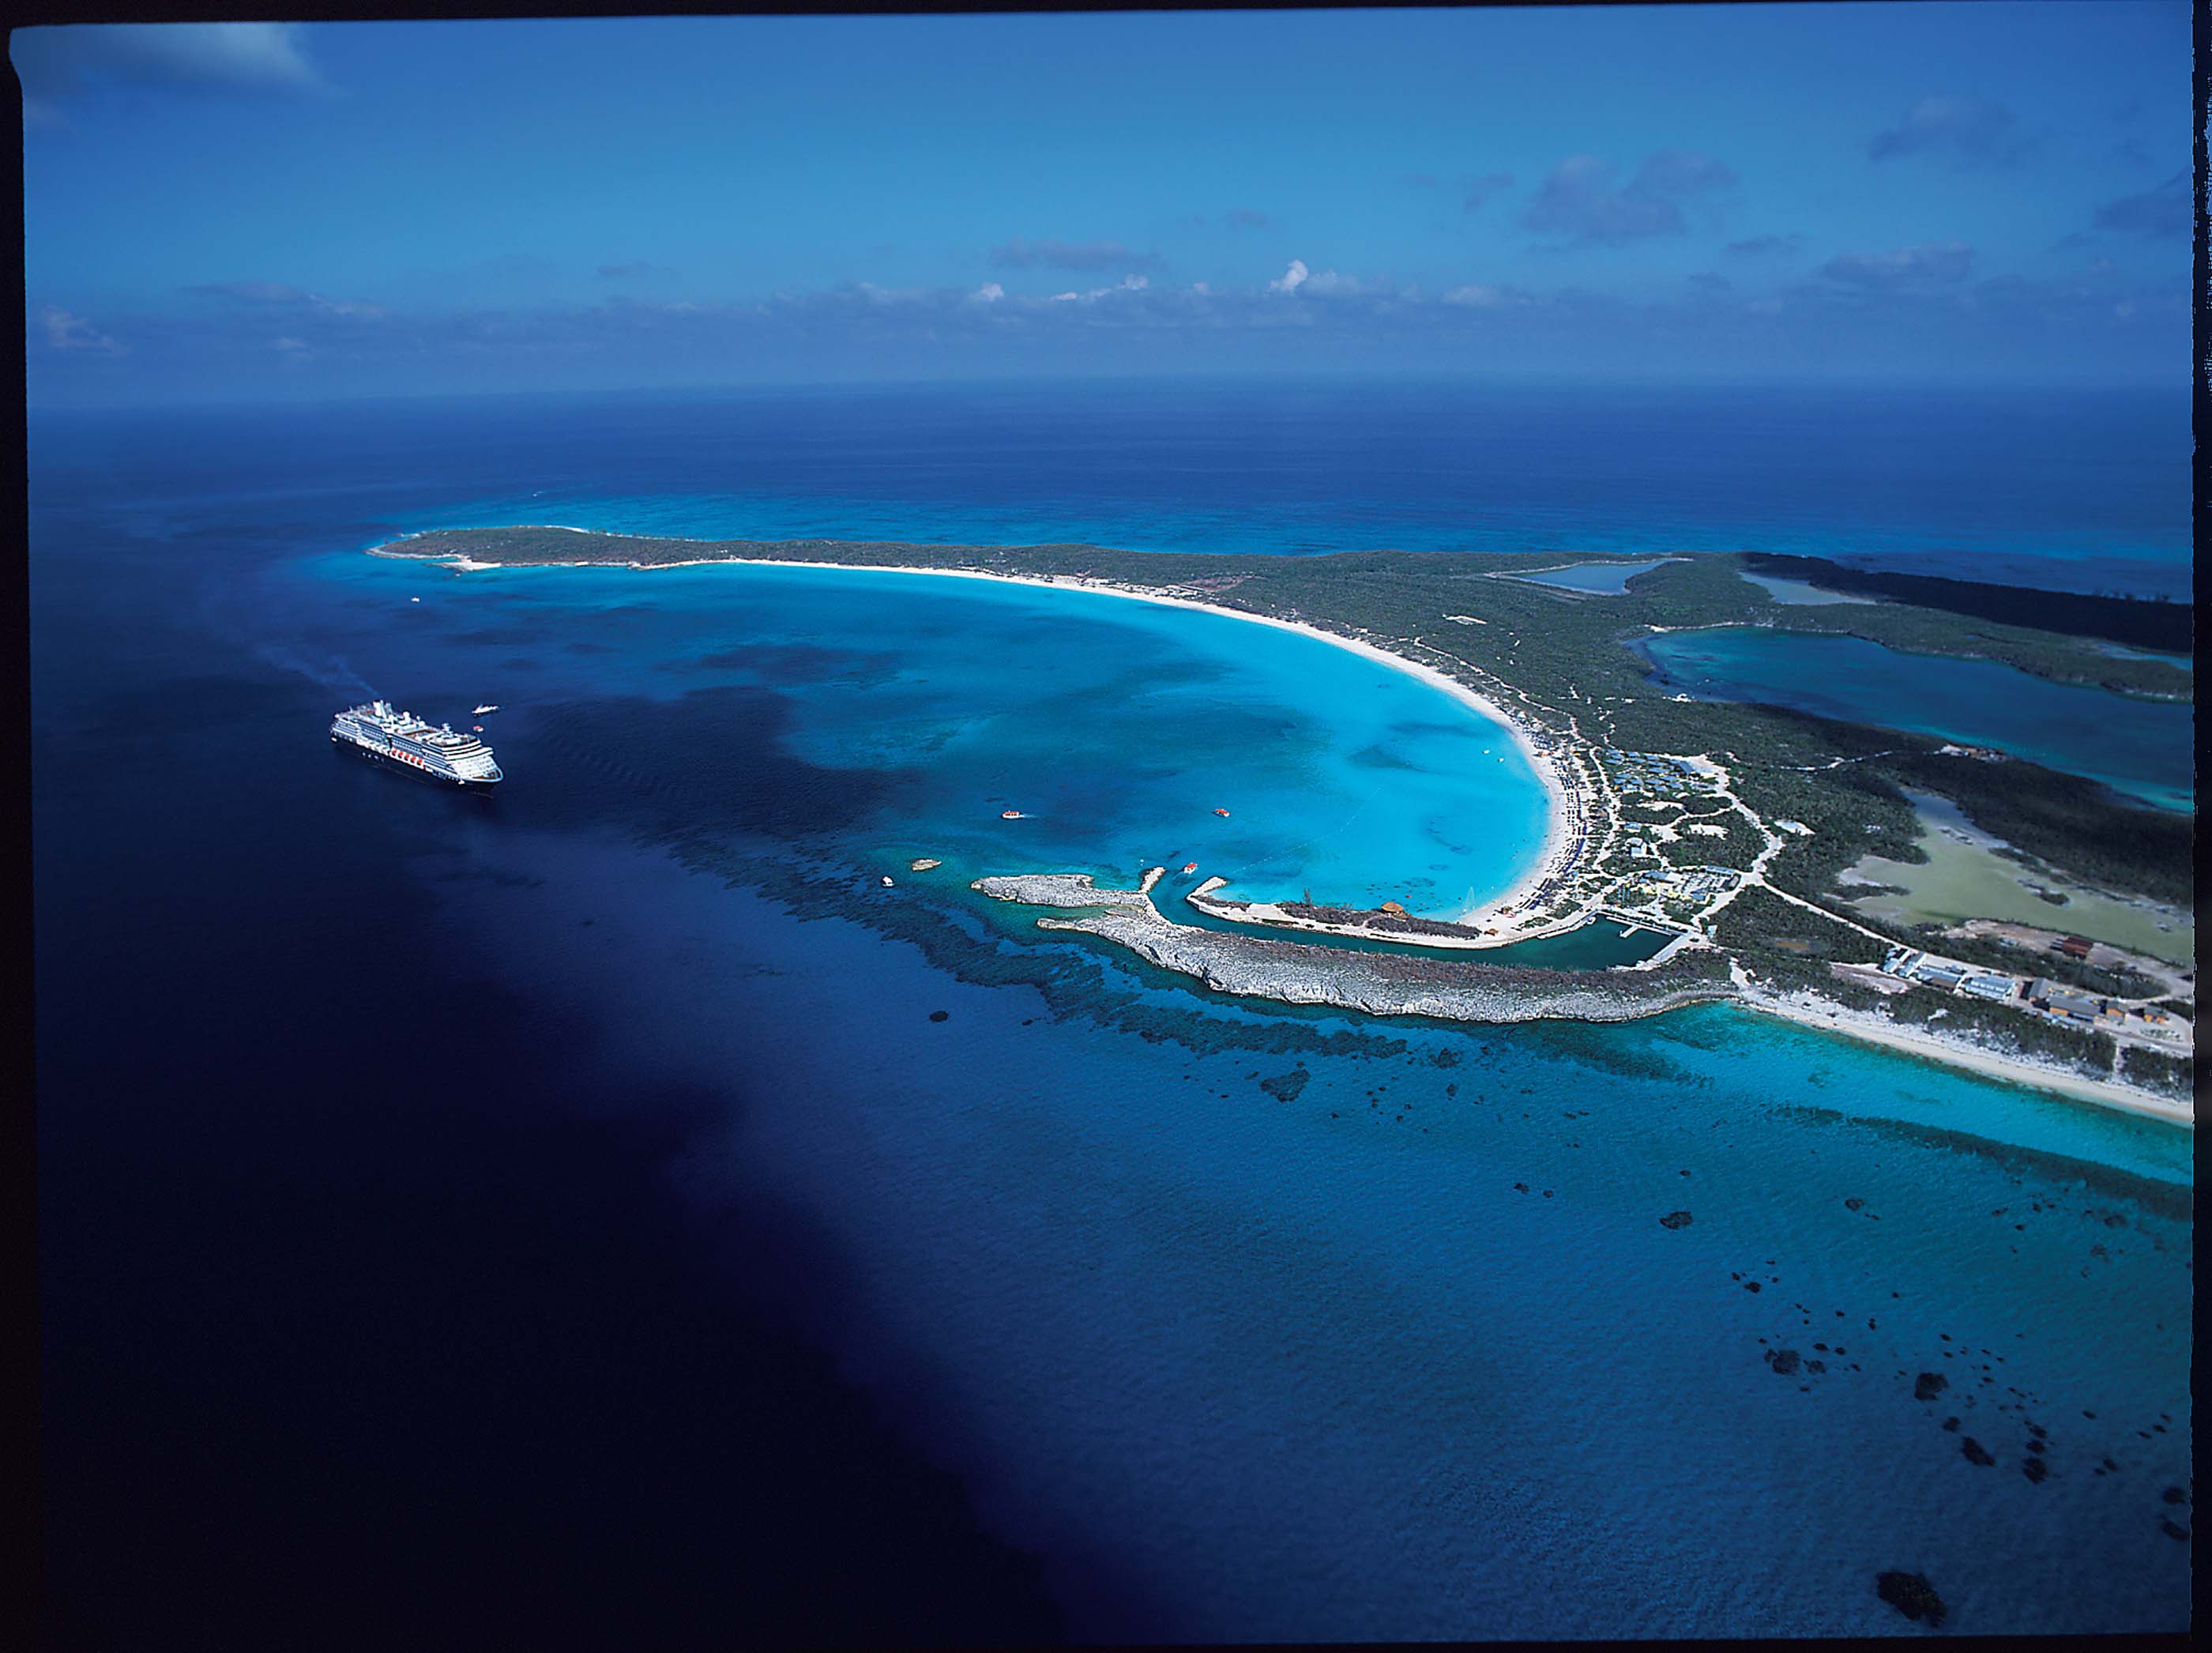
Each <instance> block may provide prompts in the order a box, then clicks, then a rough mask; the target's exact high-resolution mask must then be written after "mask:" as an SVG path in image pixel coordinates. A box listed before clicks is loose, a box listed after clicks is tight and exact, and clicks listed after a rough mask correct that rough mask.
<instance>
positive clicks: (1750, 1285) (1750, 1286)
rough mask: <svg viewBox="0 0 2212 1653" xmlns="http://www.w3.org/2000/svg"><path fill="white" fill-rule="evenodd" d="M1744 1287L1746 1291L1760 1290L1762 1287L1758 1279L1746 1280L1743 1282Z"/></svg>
mask: <svg viewBox="0 0 2212 1653" xmlns="http://www.w3.org/2000/svg"><path fill="white" fill-rule="evenodd" d="M1743 1289H1744V1290H1745V1291H1759V1290H1760V1289H1761V1288H1760V1286H1759V1282H1758V1281H1757V1280H1746V1281H1745V1282H1744V1283H1743Z"/></svg>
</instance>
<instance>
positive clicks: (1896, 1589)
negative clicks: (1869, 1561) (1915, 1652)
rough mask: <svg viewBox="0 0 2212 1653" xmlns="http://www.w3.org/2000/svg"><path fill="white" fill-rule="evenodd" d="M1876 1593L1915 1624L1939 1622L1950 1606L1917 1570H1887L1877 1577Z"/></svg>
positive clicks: (1935, 1623) (1937, 1623) (1938, 1623)
mask: <svg viewBox="0 0 2212 1653" xmlns="http://www.w3.org/2000/svg"><path fill="white" fill-rule="evenodd" d="M1874 1588H1875V1595H1879V1596H1881V1599H1882V1600H1883V1601H1887V1602H1888V1603H1889V1604H1890V1606H1892V1607H1895V1608H1896V1609H1897V1610H1898V1611H1899V1613H1903V1614H1904V1615H1905V1617H1906V1618H1908V1619H1910V1620H1912V1621H1913V1622H1914V1623H1915V1624H1917V1623H1919V1622H1920V1620H1923V1619H1925V1620H1928V1622H1929V1624H1930V1625H1940V1624H1942V1622H1943V1615H1944V1613H1946V1612H1947V1611H1948V1609H1947V1608H1946V1607H1944V1605H1943V1598H1942V1596H1940V1595H1937V1594H1936V1587H1935V1586H1934V1585H1933V1584H1930V1583H1929V1582H1928V1581H1927V1580H1926V1579H1925V1578H1923V1577H1921V1576H1920V1575H1919V1574H1918V1573H1917V1572H1886V1573H1883V1574H1882V1575H1881V1577H1879V1578H1877V1579H1875V1586H1874Z"/></svg>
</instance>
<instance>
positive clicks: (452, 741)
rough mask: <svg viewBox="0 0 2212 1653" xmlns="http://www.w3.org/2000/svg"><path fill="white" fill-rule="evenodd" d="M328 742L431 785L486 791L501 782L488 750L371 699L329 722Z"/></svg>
mask: <svg viewBox="0 0 2212 1653" xmlns="http://www.w3.org/2000/svg"><path fill="white" fill-rule="evenodd" d="M331 744H332V745H334V746H343V747H346V748H349V749H350V750H352V751H357V752H360V753H362V755H363V756H365V757H372V758H374V759H375V760H376V761H377V762H378V763H384V764H387V765H389V766H390V767H391V768H392V769H401V770H404V771H405V772H406V773H407V774H409V775H415V776H416V777H417V778H419V779H421V780H424V781H430V782H432V783H434V784H435V785H440V786H448V787H457V788H459V790H461V791H464V792H479V793H483V792H489V791H491V790H492V789H493V788H494V787H497V786H498V785H499V783H500V781H501V780H502V779H503V778H504V777H503V776H502V775H501V773H500V768H499V765H498V764H497V763H495V762H493V760H492V755H491V748H490V747H489V746H487V745H485V744H483V742H482V741H481V740H478V739H477V738H476V737H475V736H474V735H473V734H461V733H458V732H455V731H454V730H453V727H452V726H450V725H446V726H441V727H439V728H435V729H434V728H432V727H431V726H429V725H428V724H427V723H425V722H423V721H422V720H420V719H419V718H416V716H414V715H413V714H411V713H407V712H402V711H400V710H398V709H397V708H394V707H393V706H392V705H391V704H390V703H389V702H386V701H373V702H370V703H369V704H368V705H367V706H356V707H354V708H350V709H349V710H347V711H343V712H341V713H339V714H337V717H335V718H333V719H332V720H331Z"/></svg>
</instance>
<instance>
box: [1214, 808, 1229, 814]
mask: <svg viewBox="0 0 2212 1653" xmlns="http://www.w3.org/2000/svg"><path fill="white" fill-rule="evenodd" d="M1213 812H1214V813H1215V814H1216V815H1226V814H1228V813H1229V811H1227V810H1225V809H1218V810H1216V811H1213Z"/></svg>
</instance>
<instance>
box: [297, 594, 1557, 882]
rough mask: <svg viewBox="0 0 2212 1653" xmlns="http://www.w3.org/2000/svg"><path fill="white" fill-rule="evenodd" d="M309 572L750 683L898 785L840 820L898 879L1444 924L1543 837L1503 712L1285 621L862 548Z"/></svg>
mask: <svg viewBox="0 0 2212 1653" xmlns="http://www.w3.org/2000/svg"><path fill="white" fill-rule="evenodd" d="M318 572H319V576H320V577H322V578H325V579H335V580H338V581H340V582H341V583H342V584H343V585H344V586H347V587H349V588H350V589H352V590H353V591H355V592H356V593H359V594H360V596H361V599H362V600H363V601H366V602H370V603H374V604H376V605H382V606H385V607H386V608H387V609H388V610H389V611H392V612H394V613H397V612H398V611H400V610H403V609H407V608H410V607H411V608H412V609H413V610H414V612H413V613H412V614H410V615H409V616H408V617H407V618H408V619H409V620H410V622H412V623H414V624H415V625H416V628H417V629H418V630H420V631H421V632H422V633H424V634H426V636H427V637H429V638H441V637H442V638H447V639H450V640H452V641H457V642H460V643H464V644H465V643H466V642H468V641H472V640H473V641H487V642H491V643H493V644H495V645H496V644H497V643H498V642H499V641H500V640H501V639H507V640H508V647H509V650H511V649H513V648H520V647H526V646H533V645H534V644H535V643H537V642H538V641H551V639H552V637H553V635H554V633H555V629H556V627H557V628H558V629H559V630H560V631H561V633H562V634H563V635H574V636H575V637H577V638H580V640H581V641H585V642H586V645H587V646H588V647H590V648H591V649H592V651H593V653H591V654H590V655H587V656H585V657H582V658H581V659H579V658H578V657H576V656H574V655H573V654H572V655H570V657H569V661H568V666H567V670H566V672H564V677H565V678H566V679H567V681H566V682H564V683H563V684H562V686H561V687H560V688H559V689H558V690H555V691H554V692H556V694H558V695H560V696H568V695H573V694H574V693H575V692H577V683H578V678H579V675H580V672H581V671H582V670H583V668H584V667H585V666H586V663H588V665H589V667H590V671H589V678H590V680H591V682H592V687H593V688H594V689H595V690H597V691H598V692H600V693H605V692H609V691H619V692H623V693H628V694H634V695H638V696H644V697H646V698H647V699H648V700H652V701H659V700H665V699H667V698H669V697H671V696H678V695H682V694H685V693H689V692H693V691H697V690H705V689H712V688H725V689H726V688H732V687H754V688H758V687H762V686H769V685H772V687H773V689H774V691H775V694H776V695H777V696H780V697H781V700H782V702H783V703H784V704H785V706H786V707H787V708H788V710H789V713H790V715H791V718H792V723H791V727H790V729H789V731H788V732H787V740H788V741H789V743H790V744H791V745H792V747H793V750H794V751H799V752H801V753H803V754H804V756H805V759H806V760H807V761H808V762H810V763H815V764H817V765H826V766H830V767H835V768H842V769H849V770H855V771H858V770H873V771H878V772H882V773H885V774H888V775H892V776H894V777H895V779H894V780H893V781H892V782H891V784H890V787H888V789H887V792H886V795H885V799H884V804H883V805H882V806H881V807H880V808H879V809H878V811H875V812H874V813H873V814H872V815H870V816H868V817H864V818H862V819H859V820H855V821H854V822H852V823H849V824H848V827H847V828H846V830H845V832H844V834H842V835H841V836H844V837H845V838H846V839H847V841H848V843H849V844H850V845H851V846H852V847H853V848H854V851H855V853H858V854H862V855H864V856H865V857H866V859H867V860H869V861H870V862H871V863H880V864H881V866H882V867H883V869H884V871H885V872H890V873H891V874H893V875H894V876H896V875H898V874H900V873H902V872H904V870H905V869H904V866H903V862H904V861H906V860H910V859H913V858H915V857H918V856H925V855H927V856H933V857H936V858H937V859H939V860H943V861H945V863H946V865H947V866H948V867H950V868H952V869H954V870H955V871H957V872H962V873H963V874H965V875H967V876H976V875H979V874H981V873H985V872H1045V871H1073V872H1091V873H1093V874H1095V875H1097V877H1099V878H1102V879H1103V880H1107V881H1119V882H1121V883H1123V884H1133V883H1134V882H1135V881H1136V879H1137V878H1138V877H1139V875H1140V874H1141V872H1143V871H1144V869H1145V868H1146V867H1149V866H1167V867H1170V868H1180V867H1181V866H1184V865H1186V864H1188V863H1189V862H1192V861H1195V862H1197V863H1198V865H1199V868H1200V877H1201V878H1203V877H1212V876H1219V877H1222V878H1227V879H1229V880H1230V881H1231V887H1230V889H1229V890H1228V891H1227V892H1226V893H1228V894H1229V895H1230V896H1231V898H1233V899H1243V900H1255V901H1264V900H1276V899H1283V898H1289V899H1297V898H1298V897H1299V896H1301V895H1303V894H1304V892H1306V891H1308V890H1310V891H1311V892H1312V895H1313V897H1314V899H1315V900H1316V901H1321V902H1333V903H1340V904H1344V905H1348V906H1355V907H1367V908H1372V907H1375V906H1377V905H1379V904H1380V903H1381V902H1384V901H1389V900H1395V901H1398V902H1402V903H1404V905H1405V906H1406V907H1407V908H1408V909H1410V910H1412V911H1414V912H1417V913H1421V914H1425V915H1434V916H1449V915H1455V914H1457V913H1460V912H1462V911H1464V910H1466V909H1468V908H1469V907H1471V906H1473V905H1475V904H1477V903H1479V902H1481V901H1482V900H1484V899H1486V898H1487V897H1488V896H1492V895H1494V894H1495V893H1497V892H1498V891H1499V890H1503V889H1504V888H1505V887H1507V886H1508V885H1510V884H1512V883H1514V882H1515V881H1516V879H1518V878H1520V877H1521V876H1522V874H1523V873H1524V872H1527V871H1528V869H1529V868H1530V867H1531V866H1534V863H1535V861H1536V860H1537V858H1538V856H1539V855H1540V854H1541V849H1542V846H1543V839H1544V832H1545V824H1546V811H1547V802H1546V799H1545V795H1544V792H1543V788H1542V786H1541V782H1540V781H1538V780H1537V778H1536V775H1535V774H1534V771H1533V770H1532V769H1530V768H1529V765H1528V759H1527V758H1526V757H1525V756H1524V755H1523V753H1522V750H1521V748H1520V747H1519V746H1518V745H1517V744H1516V743H1515V741H1514V740H1513V738H1511V736H1510V734H1509V733H1508V732H1507V731H1506V730H1505V729H1504V726H1501V725H1499V724H1498V723H1496V722H1494V721H1492V720H1490V719H1488V718H1486V717H1485V716H1483V715H1481V714H1479V713H1477V712H1475V711H1474V710H1473V709H1472V708H1469V707H1468V706H1466V705H1465V704H1464V703H1462V702H1459V701H1457V700H1455V699H1454V698H1452V697H1450V696H1447V695H1444V694H1443V693H1441V692H1440V691H1438V690H1436V689H1434V688H1432V687H1431V686H1430V685H1428V684H1425V683H1422V682H1421V681H1419V679H1417V678H1413V677H1411V676H1410V675H1408V674H1407V673H1405V672H1399V671H1395V670H1394V669H1392V668H1390V667H1388V666H1383V665H1377V664H1376V663H1375V662H1374V661H1372V660H1370V659H1365V658H1364V657H1362V656H1360V655H1358V654H1355V653H1352V652H1351V651H1349V650H1347V649H1343V648H1339V647H1335V646H1334V645H1332V644H1328V643H1325V642H1322V641H1319V640H1317V639H1315V638H1311V637H1307V636H1304V635H1300V634H1298V633H1296V632H1292V631H1288V630H1285V629H1281V628H1279V627H1274V626H1267V625H1261V624H1256V623H1252V622H1249V621H1243V620H1237V619H1231V618H1229V617H1225V616H1219V615H1212V614H1207V613H1204V612H1200V611H1188V610H1178V609H1173V608H1169V607H1166V606H1164V605H1158V604H1150V603H1144V602H1139V601H1135V600H1133V599H1126V598H1119V597H1114V596H1109V595H1106V594H1103V593H1087V592H1079V591H1060V590H1052V589H1047V588H1043V587H1038V586H1020V585H1014V584H1011V583H1005V582H1000V581H992V580H967V579H960V578H952V577H946V576H942V575H929V574H884V573H876V572H872V571H866V570H845V569H827V570H825V569H807V568H761V567H748V566H741V565H734V564H722V565H710V566H702V567H696V568H664V569H654V570H651V571H649V572H640V571H633V570H629V569H617V568H515V569H502V570H499V571H496V572H486V573H471V574H467V575H465V576H461V583H460V584H459V585H458V586H456V585H453V584H448V583H447V581H446V580H444V579H443V578H441V577H434V575H435V574H436V573H437V572H438V571H436V570H435V568H433V567H432V566H431V565H423V564H410V563H407V562H397V561H393V560H390V559H380V558H371V557H360V556H356V557H352V558H349V559H348V558H332V559H328V560H326V561H325V562H322V563H320V564H319V569H318ZM416 596H420V597H421V598H422V601H421V602H420V603H419V604H417V603H410V599H412V598H414V597H416ZM488 610H489V611H495V612H496V614H497V616H498V623H497V624H496V625H495V626H487V625H485V624H484V623H483V615H484V613H485V612H486V611H488ZM578 628H581V630H580V632H579V631H578ZM600 651H604V653H602V652H600ZM490 652H492V653H504V658H501V659H492V660H490V661H489V663H488V664H487V665H485V667H484V668H483V670H482V671H481V672H478V674H477V676H476V677H475V678H471V681H470V684H469V685H468V686H467V687H466V688H465V690H461V691H460V692H459V694H456V695H455V696H454V698H455V699H459V698H461V697H462V696H467V697H469V703H471V704H474V703H475V702H477V701H487V702H498V703H499V704H500V705H501V706H502V707H503V708H506V709H504V710H503V711H502V712H501V714H499V719H500V721H499V725H498V738H499V751H500V753H501V758H502V761H503V762H507V763H510V764H511V765H512V768H511V773H512V774H513V775H514V776H515V778H516V781H517V782H518V783H521V784H527V783H528V781H529V778H530V775H531V772H532V769H533V768H542V767H544V766H543V765H541V764H536V763H532V756H531V736H532V733H533V732H535V731H536V730H537V729H538V728H539V727H540V726H548V725H550V723H552V722H553V721H555V720H557V717H558V712H557V709H556V708H548V707H545V706H544V704H543V702H542V695H541V691H540V690H538V684H540V683H541V682H543V681H544V670H543V662H542V659H540V658H538V657H537V656H534V655H529V654H516V653H511V652H507V651H502V650H500V649H498V648H496V647H495V649H493V650H492V651H490ZM425 709H427V708H425ZM648 715H649V714H648ZM549 732H550V728H549ZM512 789H513V788H510V790H512ZM1217 809H1225V810H1227V811H1229V813H1228V815H1227V816H1226V817H1224V816H1221V815H1218V814H1216V813H1215V811H1216V810H1217ZM1006 810H1014V811H1018V813H1019V814H1020V816H1021V817H1022V818H1020V819H1018V820H1011V821H1010V820H1006V819H1003V818H1001V817H1002V813H1003V811H1006Z"/></svg>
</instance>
